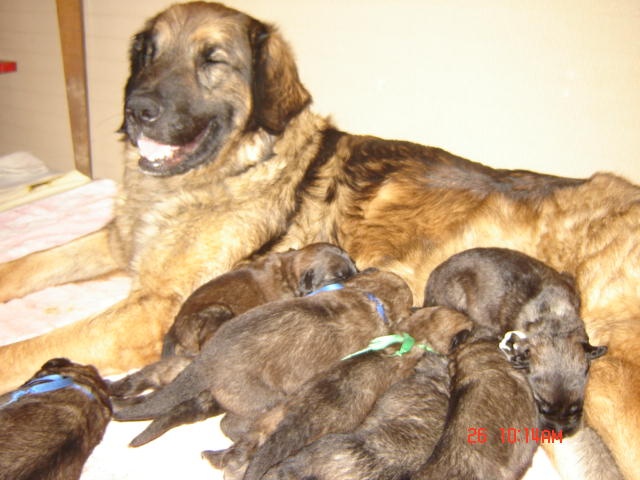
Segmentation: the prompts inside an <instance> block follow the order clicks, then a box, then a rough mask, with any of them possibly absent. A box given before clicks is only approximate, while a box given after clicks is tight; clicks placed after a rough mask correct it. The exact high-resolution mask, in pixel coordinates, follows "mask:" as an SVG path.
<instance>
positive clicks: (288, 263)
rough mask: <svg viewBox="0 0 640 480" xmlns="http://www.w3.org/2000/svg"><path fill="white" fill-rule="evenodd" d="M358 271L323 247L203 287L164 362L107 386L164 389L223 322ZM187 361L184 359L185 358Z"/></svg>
mask: <svg viewBox="0 0 640 480" xmlns="http://www.w3.org/2000/svg"><path fill="white" fill-rule="evenodd" d="M356 272H357V269H356V266H355V265H354V263H353V262H352V261H351V259H350V258H349V256H348V255H347V254H346V253H345V252H344V251H343V250H342V249H340V248H338V247H336V246H334V245H331V244H328V243H314V244H311V245H307V246H306V247H304V248H301V249H300V250H291V251H288V252H284V253H270V254H267V255H265V256H264V257H262V258H260V259H258V260H255V261H252V262H250V263H248V264H246V265H243V266H239V267H238V268H235V269H233V270H232V271H230V272H228V273H225V274H223V275H220V276H219V277H216V278H215V279H213V280H210V281H209V282H207V283H205V284H204V285H202V286H201V287H199V288H198V289H197V290H196V291H195V292H193V293H192V294H191V295H190V296H189V298H187V300H186V301H185V302H184V303H183V304H182V307H180V311H179V312H178V314H177V315H176V318H175V319H174V322H173V325H172V326H171V328H170V329H169V332H168V333H167V335H166V336H165V339H164V348H163V355H162V356H163V359H162V360H160V361H159V362H156V363H154V364H151V365H148V366H146V367H144V368H143V369H142V370H140V371H138V372H136V373H133V374H131V375H129V376H127V377H125V378H123V379H121V380H119V381H117V382H114V383H112V384H111V385H110V391H111V394H112V395H114V396H119V397H122V396H128V395H135V394H139V393H141V392H143V391H144V390H146V389H148V388H157V387H160V386H162V385H166V384H167V383H169V382H170V381H171V380H173V379H174V378H175V377H176V375H177V374H178V373H179V372H180V371H182V369H183V368H184V367H186V365H188V364H189V363H190V361H191V359H192V358H193V357H194V356H195V355H197V354H198V353H199V352H200V348H201V347H202V345H203V344H204V343H205V342H206V341H207V340H208V339H209V338H211V336H213V334H214V333H215V332H216V331H217V330H218V328H219V327H220V325H222V323H223V322H225V321H227V320H229V319H230V318H233V317H235V316H237V315H239V314H241V313H244V312H246V311H247V310H249V309H251V308H253V307H256V306H258V305H262V304H265V303H268V302H273V301H275V300H281V299H284V298H291V297H297V296H302V295H306V294H308V293H311V292H312V291H314V290H317V289H318V288H320V287H322V286H324V285H328V284H331V283H335V282H340V281H343V280H346V279H347V278H349V277H351V276H353V275H354V274H355V273H356ZM185 357H186V358H185Z"/></svg>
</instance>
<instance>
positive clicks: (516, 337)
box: [499, 330, 530, 368]
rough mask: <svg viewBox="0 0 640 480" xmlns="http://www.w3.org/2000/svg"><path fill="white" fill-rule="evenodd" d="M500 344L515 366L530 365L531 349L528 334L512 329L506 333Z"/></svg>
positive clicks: (523, 366) (525, 366) (526, 366)
mask: <svg viewBox="0 0 640 480" xmlns="http://www.w3.org/2000/svg"><path fill="white" fill-rule="evenodd" d="M499 346H500V350H502V353H504V354H505V355H506V357H507V359H508V360H509V362H511V364H512V365H513V366H514V367H515V368H528V367H529V356H530V349H529V340H528V338H527V335H526V334H524V333H523V332H520V331H518V330H511V331H509V332H507V333H505V335H504V337H503V338H502V340H501V341H500V345H499Z"/></svg>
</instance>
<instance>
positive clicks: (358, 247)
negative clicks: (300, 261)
mask: <svg viewBox="0 0 640 480" xmlns="http://www.w3.org/2000/svg"><path fill="white" fill-rule="evenodd" d="M318 41H322V39H318ZM130 66H131V71H130V77H129V79H128V81H127V86H126V89H125V102H124V108H123V110H124V114H125V121H124V124H123V131H124V132H125V135H126V138H127V140H128V142H129V143H130V148H129V151H128V155H127V158H126V162H125V174H124V177H123V186H122V190H121V195H120V196H119V199H118V204H117V208H116V214H115V219H114V221H113V222H111V223H110V224H109V226H108V227H106V228H104V229H103V230H101V231H99V232H96V233H95V234H91V235H88V236H86V237H83V238H80V239H78V240H76V241H74V242H71V243H69V244H66V245H62V246H60V247H57V248H53V249H51V250H47V251H43V252H37V253H35V254H33V255H30V256H28V257H25V258H22V259H19V260H16V261H14V262H10V263H7V264H4V265H0V301H5V300H8V299H11V298H15V297H19V296H22V295H24V294H25V293H27V292H30V291H34V290H37V289H40V288H44V287H47V286H51V285H54V284H60V283H64V282H70V281H78V280H81V279H87V278H95V277H96V276H99V275H104V274H105V273H107V272H112V271H115V270H117V269H121V270H126V271H127V272H130V274H131V275H132V276H133V284H134V288H133V289H132V291H131V294H130V295H129V297H128V298H127V299H125V300H124V301H122V302H121V303H119V304H118V305H115V306H114V307H112V308H110V309H109V310H107V311H106V312H104V313H103V314H101V315H98V316H96V317H94V318H91V319H86V320H85V321H81V322H76V323H74V324H72V325H69V326H66V327H63V328H60V329H57V330H55V331H53V332H50V333H47V334H46V335H43V336H41V337H37V338H32V339H29V340H26V341H23V342H19V343H16V344H14V345H9V346H4V347H2V348H0V365H12V368H9V369H5V370H4V371H3V372H2V373H1V376H0V389H11V388H15V387H16V386H17V385H18V384H20V383H21V382H22V379H23V378H25V377H26V376H28V375H30V374H31V372H33V371H34V369H36V368H37V367H38V366H39V365H41V364H42V363H43V362H44V361H45V360H46V359H48V358H53V357H59V356H65V357H69V358H74V359H76V360H77V361H80V362H83V363H89V364H93V365H96V366H97V367H98V368H99V369H100V372H101V373H103V374H111V373H122V372H126V371H129V370H131V369H133V368H140V367H142V366H144V365H148V364H149V363H151V362H153V361H156V360H157V359H158V357H159V355H160V352H161V347H162V340H163V337H164V335H165V334H166V332H167V330H168V329H169V327H170V326H171V322H172V321H173V319H174V317H175V315H176V313H177V312H178V310H179V308H180V305H181V304H182V302H184V300H185V299H186V298H187V297H188V296H189V295H190V294H191V293H192V292H193V291H194V290H195V289H196V288H197V287H198V286H199V285H201V284H202V283H204V282H205V281H207V280H208V279H211V278H214V277H216V276H218V275H221V274H223V273H225V272H227V271H229V270H230V269H231V268H232V267H234V266H235V265H237V264H238V262H242V261H245V260H247V259H248V258H251V256H252V255H254V254H256V253H266V252H269V251H286V250H288V249H289V248H300V247H302V246H304V245H307V244H309V243H313V242H318V241H328V242H331V243H335V244H336V245H339V246H340V247H341V248H343V249H344V250H345V251H347V252H349V255H350V256H351V257H352V258H353V259H354V260H355V262H356V264H357V265H359V266H361V267H363V268H365V267H378V268H383V269H385V270H390V271H393V272H395V273H397V274H399V275H401V276H402V277H403V278H404V280H405V281H406V282H407V283H408V284H409V286H410V287H411V289H412V292H413V294H414V298H415V299H416V305H421V304H422V295H423V291H424V285H425V283H426V281H427V277H428V276H429V273H430V272H431V271H432V270H433V269H434V268H435V267H436V266H437V265H438V264H440V263H441V262H443V261H444V260H445V259H446V258H448V257H450V256H451V255H453V254H455V253H457V252H460V251H462V250H465V249H468V248H473V247H478V246H487V245H492V246H504V247H509V248H514V249H517V250H520V251H523V252H526V253H527V254H529V255H533V256H534V257H536V258H539V259H540V260H542V261H544V262H546V263H548V264H549V265H551V266H552V267H554V268H556V269H557V270H560V271H566V272H569V273H570V274H572V275H574V276H575V277H576V280H577V284H578V286H579V289H580V293H581V295H582V299H583V316H584V317H583V318H584V320H585V323H586V326H587V332H588V333H589V336H590V338H591V340H592V341H593V342H595V343H596V344H606V345H607V346H608V347H609V352H608V354H607V355H606V356H605V357H603V358H602V359H601V360H600V361H599V362H597V363H596V364H594V368H593V369H592V371H591V375H590V381H589V388H588V392H587V403H586V404H585V407H586V410H587V415H588V417H589V419H590V421H591V425H593V426H594V427H595V428H596V430H597V431H598V433H599V434H600V435H602V436H603V438H604V439H605V441H606V442H607V444H608V445H609V447H610V448H611V450H612V452H613V454H614V455H615V457H616V460H617V461H618V463H619V464H620V465H621V466H622V467H623V470H624V473H625V475H627V476H629V477H630V478H636V479H637V478H640V473H638V472H640V446H639V445H640V444H639V443H638V442H637V435H638V431H640V400H639V399H638V398H639V397H638V395H637V394H636V392H637V391H638V388H640V368H639V364H640V362H639V361H638V355H637V352H638V348H639V347H640V294H639V293H638V292H639V289H638V284H639V280H638V278H640V273H639V272H640V242H639V241H638V239H639V238H640V235H639V233H640V208H638V205H640V188H639V187H638V186H637V185H634V184H632V183H630V182H628V181H627V180H625V179H623V178H620V177H617V176H615V175H612V174H608V173H596V174H594V175H593V176H591V177H590V178H586V179H569V178H559V177H554V176H550V175H544V174H540V173H535V172H528V171H522V170H504V169H494V168H490V167H487V166H484V165H481V164H478V163H475V162H472V161H469V160H466V159H464V158H460V157H458V156H456V155H453V154H451V153H448V152H446V151H443V150H441V149H439V148H433V147H428V146H423V145H417V144H415V143H410V142H403V141H396V140H388V139H383V138H376V137H371V136H362V135H352V134H349V133H347V132H344V131H341V130H340V129H339V128H337V127H336V126H335V125H334V124H333V123H332V122H331V121H329V120H328V119H327V118H324V117H322V116H320V115H318V114H316V113H314V112H313V110H312V107H311V106H310V104H311V96H310V94H309V92H308V91H307V90H306V88H305V87H304V85H303V84H302V82H301V81H300V78H299V75H298V71H297V68H296V64H295V59H294V56H293V53H292V50H291V49H290V48H289V46H288V45H287V44H286V42H285V41H284V40H283V38H282V36H281V35H280V34H279V32H278V31H277V29H276V28H274V27H273V26H272V25H269V24H266V23H264V22H261V21H259V20H257V19H255V18H252V17H251V16H249V15H246V14H244V13H242V12H239V11H237V10H233V9H231V8H227V7H225V6H223V5H221V4H217V3H205V2H192V3H187V4H181V5H173V6H171V7H169V8H168V9H167V10H165V11H163V12H161V13H159V14H158V15H156V16H154V17H153V18H151V19H150V20H149V21H148V22H146V24H145V25H144V26H143V28H142V29H141V31H140V32H139V33H138V34H137V35H136V36H135V37H134V39H133V42H132V45H131V51H130ZM558 161H563V159H562V158H559V159H558ZM513 162H514V165H515V164H517V160H514V161H513Z"/></svg>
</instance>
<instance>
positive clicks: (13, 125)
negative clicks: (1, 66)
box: [0, 0, 73, 170]
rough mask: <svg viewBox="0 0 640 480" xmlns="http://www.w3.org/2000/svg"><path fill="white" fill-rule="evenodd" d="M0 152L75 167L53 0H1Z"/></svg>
mask: <svg viewBox="0 0 640 480" xmlns="http://www.w3.org/2000/svg"><path fill="white" fill-rule="evenodd" d="M0 59H2V60H12V61H17V63H18V71H17V72H15V73H6V74H0V155H6V154H8V153H11V152H16V151H22V150H26V151H29V152H31V153H33V154H34V155H35V156H37V157H38V158H40V159H41V160H43V161H45V162H46V163H47V164H48V165H49V166H50V167H52V168H54V169H58V170H68V169H70V168H72V167H73V149H72V145H71V137H70V135H71V133H70V129H69V117H68V115H67V109H66V108H67V103H66V102H67V99H66V94H65V87H64V74H63V70H62V60H61V57H60V43H59V41H58V24H57V18H56V5H55V2H54V1H53V0H46V1H43V0H0Z"/></svg>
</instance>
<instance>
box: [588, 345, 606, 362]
mask: <svg viewBox="0 0 640 480" xmlns="http://www.w3.org/2000/svg"><path fill="white" fill-rule="evenodd" d="M583 347H584V351H585V353H586V354H587V360H595V359H596V358H600V357H601V356H603V355H604V354H605V353H607V350H608V348H607V346H606V345H600V346H598V347H594V346H593V345H591V344H590V343H585V344H583Z"/></svg>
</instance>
